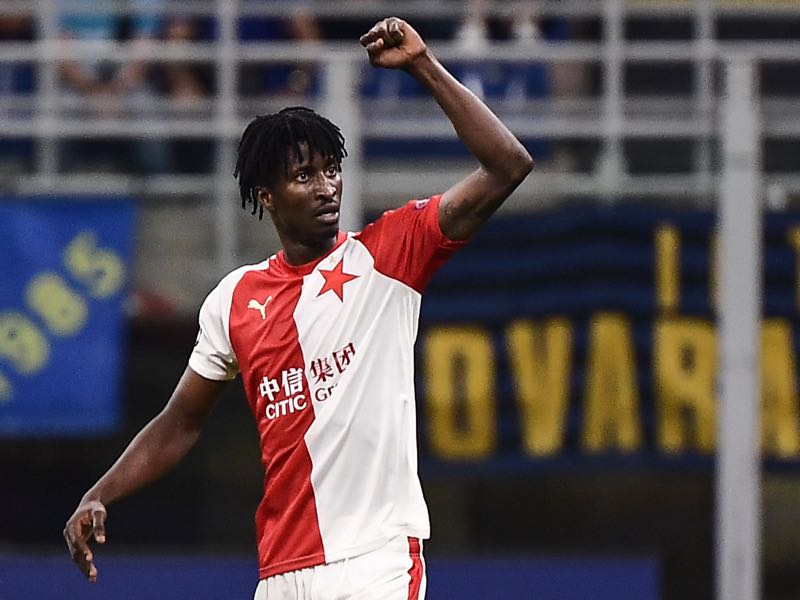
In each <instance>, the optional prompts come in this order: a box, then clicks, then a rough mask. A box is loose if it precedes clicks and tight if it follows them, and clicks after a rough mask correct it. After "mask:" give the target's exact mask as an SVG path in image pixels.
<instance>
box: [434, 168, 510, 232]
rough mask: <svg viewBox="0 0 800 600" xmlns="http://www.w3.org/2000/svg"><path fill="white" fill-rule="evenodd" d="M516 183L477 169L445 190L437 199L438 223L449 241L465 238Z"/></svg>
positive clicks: (477, 227) (492, 212)
mask: <svg viewBox="0 0 800 600" xmlns="http://www.w3.org/2000/svg"><path fill="white" fill-rule="evenodd" d="M517 185H519V182H510V181H509V180H508V178H502V177H497V176H494V175H492V174H491V173H489V172H488V171H486V170H485V169H483V168H479V169H477V170H476V171H474V172H473V173H471V174H469V175H468V176H467V177H465V178H464V179H462V180H461V181H459V182H458V183H456V184H455V185H453V186H452V187H451V188H450V189H449V190H447V191H446V192H445V193H444V194H443V195H442V199H441V200H440V202H439V226H440V227H441V229H442V233H444V234H445V235H446V236H447V237H448V238H449V239H451V240H457V241H461V240H468V239H470V238H471V237H472V236H473V235H475V233H476V232H477V231H478V229H479V228H480V227H481V225H483V224H484V223H485V222H486V221H487V220H488V219H489V217H491V216H492V214H494V212H495V211H496V210H497V209H498V208H499V207H500V205H501V204H502V203H503V201H504V200H505V199H506V198H508V196H509V195H510V194H511V192H513V191H514V189H515V188H516V187H517Z"/></svg>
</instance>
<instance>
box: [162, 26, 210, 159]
mask: <svg viewBox="0 0 800 600" xmlns="http://www.w3.org/2000/svg"><path fill="white" fill-rule="evenodd" d="M200 29H201V27H200V24H199V22H198V21H196V20H194V19H191V18H188V17H183V16H179V17H172V18H168V19H165V22H164V34H163V38H164V41H165V42H167V43H168V44H188V43H191V42H195V41H198V40H199V39H201V38H202V37H203V33H202V32H201V31H200ZM153 76H154V77H153V79H154V82H155V86H156V88H157V89H158V92H159V94H160V95H161V96H163V97H165V98H166V99H167V102H168V112H167V113H166V114H165V113H162V114H161V116H162V117H166V118H173V117H174V118H178V119H181V118H192V117H198V118H202V117H208V112H209V104H208V100H209V98H210V96H211V94H212V93H213V91H214V77H213V67H211V66H210V65H206V64H199V63H196V62H189V61H171V62H166V63H160V64H158V65H155V68H154V69H153ZM168 144H169V172H170V173H205V172H209V171H211V169H212V160H213V154H214V152H213V148H214V144H213V141H210V140H202V139H201V140H198V139H197V138H191V139H186V138H172V139H170V140H169V142H168Z"/></svg>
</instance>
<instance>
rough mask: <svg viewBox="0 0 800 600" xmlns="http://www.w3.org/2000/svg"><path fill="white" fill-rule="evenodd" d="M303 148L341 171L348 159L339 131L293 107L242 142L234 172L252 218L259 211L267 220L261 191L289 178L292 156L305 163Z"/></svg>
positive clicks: (265, 120)
mask: <svg viewBox="0 0 800 600" xmlns="http://www.w3.org/2000/svg"><path fill="white" fill-rule="evenodd" d="M300 144H306V145H307V146H308V152H309V154H310V156H309V158H313V157H314V156H315V155H316V154H317V153H319V154H320V155H321V156H325V157H330V158H332V159H333V160H335V161H336V165H337V166H338V167H339V169H341V166H342V159H343V158H344V157H345V156H347V151H346V150H345V148H344V136H343V135H342V132H341V131H340V130H339V128H338V127H337V126H336V125H334V124H333V123H331V122H330V121H329V120H328V119H326V118H325V117H323V116H321V115H318V114H317V113H315V112H314V111H313V110H311V109H310V108H305V107H302V106H292V107H289V108H284V109H283V110H282V111H280V112H278V113H273V114H269V115H263V116H259V117H256V118H255V119H253V120H252V121H251V122H250V124H249V125H248V126H247V128H246V129H245V130H244V133H243V134H242V139H241V141H240V142H239V156H238V158H237V160H236V170H235V171H234V172H233V176H234V177H236V178H238V179H239V195H240V196H241V198H242V208H243V209H245V210H246V209H247V204H248V203H251V204H252V205H253V208H252V214H256V209H258V218H259V219H261V218H263V216H264V208H263V207H262V206H261V205H260V204H259V202H258V188H259V187H266V186H269V185H270V184H272V183H274V182H275V181H276V180H277V178H278V176H279V175H282V176H284V177H288V175H289V173H288V160H289V152H292V153H293V154H294V157H295V158H297V159H298V160H301V158H302V153H301V151H300Z"/></svg>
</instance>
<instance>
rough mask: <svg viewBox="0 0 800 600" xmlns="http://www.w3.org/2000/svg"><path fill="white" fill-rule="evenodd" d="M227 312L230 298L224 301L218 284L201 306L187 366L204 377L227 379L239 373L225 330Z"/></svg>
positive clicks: (218, 379) (228, 312)
mask: <svg viewBox="0 0 800 600" xmlns="http://www.w3.org/2000/svg"><path fill="white" fill-rule="evenodd" d="M226 304H227V306H226ZM229 315H230V299H228V301H227V303H226V302H225V298H224V295H223V293H222V291H221V286H217V287H216V288H214V289H213V290H212V291H211V293H210V294H209V295H208V296H207V297H206V299H205V301H204V302H203V306H201V307H200V319H199V320H200V330H199V331H198V333H197V341H195V343H194V350H192V354H191V356H189V366H190V367H191V368H192V370H193V371H194V372H195V373H197V374H198V375H200V376H202V377H205V378H206V379H213V380H216V381H223V380H229V379H233V378H235V377H236V375H237V374H238V373H239V363H238V361H237V360H236V354H235V353H234V351H233V347H232V345H231V341H230V335H229V333H228V332H229V328H228V318H229Z"/></svg>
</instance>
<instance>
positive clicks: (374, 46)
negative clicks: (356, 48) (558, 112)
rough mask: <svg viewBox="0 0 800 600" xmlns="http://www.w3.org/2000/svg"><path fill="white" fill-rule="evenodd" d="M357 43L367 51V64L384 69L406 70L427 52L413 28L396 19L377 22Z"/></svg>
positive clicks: (390, 18)
mask: <svg viewBox="0 0 800 600" xmlns="http://www.w3.org/2000/svg"><path fill="white" fill-rule="evenodd" d="M359 41H360V42H361V45H362V46H364V48H366V49H367V54H369V62H370V63H372V65H373V66H375V67H384V68H386V69H404V68H407V67H409V66H411V64H412V63H413V62H414V61H415V60H416V59H418V58H419V57H420V56H422V55H424V54H425V52H426V50H427V46H426V45H425V42H424V41H423V40H422V38H421V37H420V35H419V34H418V33H417V32H416V31H415V30H414V28H413V27H411V25H409V24H408V23H406V22H405V21H403V19H398V18H397V17H389V18H388V19H383V20H382V21H378V22H377V23H376V24H375V26H374V27H373V28H372V29H370V30H369V31H368V32H367V33H365V34H364V35H362V36H361V38H360V40H359Z"/></svg>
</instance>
